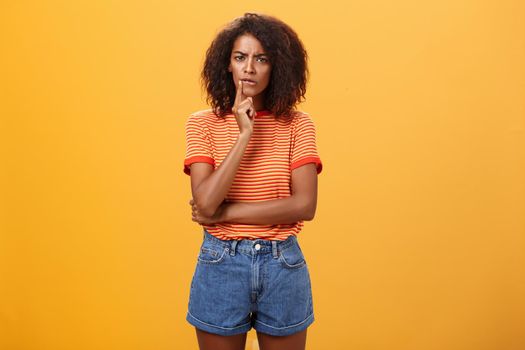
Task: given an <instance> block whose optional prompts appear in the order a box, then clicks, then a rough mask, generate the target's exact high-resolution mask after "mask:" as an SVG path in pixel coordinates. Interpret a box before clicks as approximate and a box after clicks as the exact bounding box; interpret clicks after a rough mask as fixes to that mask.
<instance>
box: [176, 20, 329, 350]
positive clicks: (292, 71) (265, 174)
mask: <svg viewBox="0 0 525 350" xmlns="http://www.w3.org/2000/svg"><path fill="white" fill-rule="evenodd" d="M307 75H308V68H307V53H306V51H305V50H304V47H303V45H302V43H301V41H300V40H299V38H298V37H297V34H296V33H295V32H294V31H293V30H292V29H291V28H290V27H289V26H288V25H286V24H285V23H283V22H282V21H280V20H279V19H277V18H275V17H272V16H267V15H262V14H253V13H246V14H245V15H244V16H242V17H239V18H236V19H235V20H233V21H232V22H231V23H229V24H228V25H227V26H226V27H225V28H224V29H223V30H222V31H221V32H220V33H219V34H218V35H217V36H216V38H215V39H214V40H213V42H212V44H211V46H210V48H209V49H208V51H207V53H206V59H205V63H204V68H203V71H202V77H201V78H202V82H203V86H204V87H205V88H206V90H207V95H208V98H207V102H208V103H209V104H211V106H212V108H211V109H208V110H204V111H199V112H196V113H193V114H191V115H190V117H189V118H188V120H187V122H186V157H185V160H184V172H185V173H186V174H188V175H190V176H191V190H192V196H193V198H192V200H190V205H191V206H192V220H193V221H195V222H198V223H199V224H201V225H202V226H203V242H202V245H201V248H200V252H199V255H198V258H197V266H196V269H195V273H194V275H193V279H192V282H191V288H190V297H189V303H188V313H187V317H186V319H187V321H188V322H189V323H190V324H192V325H194V326H195V328H196V332H197V339H198V343H199V346H200V349H214V350H217V349H232V350H233V349H244V346H245V341H246V333H247V332H248V331H249V330H250V329H251V328H252V327H253V328H255V330H256V331H257V338H258V341H259V346H260V348H261V349H262V350H271V349H289V350H294V349H304V348H305V344H306V329H307V327H308V326H309V325H310V324H311V323H312V322H313V321H314V315H313V303H312V292H311V285H310V276H309V273H308V268H307V265H306V261H305V258H304V256H303V254H302V252H301V248H300V246H299V244H298V241H297V238H296V236H297V234H298V233H299V231H301V229H302V227H303V221H304V220H312V219H313V217H314V214H315V209H316V203H317V174H319V173H320V172H321V170H322V163H321V160H320V158H319V155H318V153H317V147H316V141H315V126H314V123H313V121H312V119H311V118H310V116H309V115H308V114H306V113H303V112H300V111H298V110H295V109H294V106H295V105H296V104H297V103H298V102H300V101H301V100H302V98H304V94H305V92H306V81H307Z"/></svg>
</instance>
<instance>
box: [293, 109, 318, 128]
mask: <svg viewBox="0 0 525 350" xmlns="http://www.w3.org/2000/svg"><path fill="white" fill-rule="evenodd" d="M292 124H293V125H295V126H299V125H308V124H312V125H313V124H314V120H313V118H312V116H311V115H310V114H309V113H307V112H304V111H300V110H294V111H293V119H292Z"/></svg>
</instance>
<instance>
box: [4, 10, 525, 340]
mask: <svg viewBox="0 0 525 350" xmlns="http://www.w3.org/2000/svg"><path fill="white" fill-rule="evenodd" d="M244 3H248V2H244ZM249 3H253V2H249ZM253 4H255V3H253ZM245 11H260V12H265V13H268V14H273V15H276V16H278V17H280V18H281V19H283V20H285V21H286V22H288V23H289V24H290V25H291V26H292V27H293V28H295V29H296V30H297V32H298V33H299V34H300V37H301V38H302V39H303V41H304V43H305V45H306V47H307V49H308V51H309V54H310V59H311V60H310V67H311V71H312V76H311V80H310V83H309V90H308V93H307V99H308V100H307V102H306V103H304V104H302V105H301V106H300V108H301V109H302V110H304V111H307V112H309V113H310V114H311V115H312V117H313V118H314V120H315V123H316V126H317V132H318V147H319V152H320V155H321V158H322V160H323V163H324V170H323V172H322V173H321V175H320V178H319V200H318V209H317V214H316V217H315V220H314V221H312V222H307V223H306V225H305V228H304V231H303V232H301V235H300V243H301V245H302V247H303V251H304V252H305V255H306V257H307V261H308V264H309V269H310V273H311V277H312V283H313V292H314V309H315V315H316V321H315V322H314V324H313V325H312V326H311V327H310V328H309V331H308V342H307V343H308V345H309V349H357V350H368V349H370V350H383V349H384V350H398V349H399V350H422V349H424V350H434V349H435V350H444V349H447V350H519V349H525V335H524V334H525V332H523V325H524V324H525V300H524V299H525V298H524V295H525V249H524V248H525V64H524V62H525V24H524V23H525V3H524V2H523V1H521V0H501V1H498V2H496V1H492V4H489V2H485V1H474V0H471V1H458V0H442V1H432V2H428V1H408V0H401V1H385V0H383V1H369V0H362V1H340V2H331V1H293V2H292V1H290V2H283V1H274V0H267V1H264V2H262V1H261V2H257V5H250V6H248V5H243V2H239V1H209V2H206V3H203V2H190V1H173V2H172V1H142V2H140V1H114V2H109V1H93V0H91V1H47V2H45V1H7V0H4V1H2V2H1V3H0V99H1V100H0V116H1V123H0V129H1V135H0V136H1V140H2V141H1V142H2V147H1V151H0V152H1V153H0V154H1V155H2V157H3V159H2V163H1V164H2V167H1V168H0V170H1V171H0V176H1V179H2V186H1V187H0V188H1V189H2V192H1V197H0V198H1V202H0V209H2V211H1V216H0V218H1V220H2V221H0V223H1V226H0V229H1V234H0V349H2V350H3V349H6V350H47V349H49V350H62V349H64V350H66V349H67V350H69V349H75V350H84V349H90V350H91V349H92V350H105V349H108V350H109V349H124V350H129V349H136V350H142V349H144V350H151V349H155V350H158V349H197V344H196V339H195V333H194V330H193V328H192V327H191V326H189V324H187V323H186V321H185V314H186V307H187V301H188V299H187V298H188V292H189V284H190V279H191V276H192V273H193V269H194V263H195V261H196V254H197V251H198V247H199V245H200V240H201V238H202V234H201V230H200V227H199V226H198V225H197V224H195V223H194V222H192V221H191V210H190V207H189V205H188V204H187V202H188V200H189V199H190V187H189V177H188V176H187V175H185V174H184V173H183V172H182V161H183V157H184V136H183V132H184V123H185V120H186V117H187V115H188V114H189V113H190V112H193V111H196V110H198V109H202V108H206V105H205V103H204V96H203V94H202V93H201V91H200V87H199V84H198V74H199V69H200V67H201V64H202V61H203V56H204V52H205V50H206V48H207V47H208V45H209V43H210V40H211V39H212V38H213V36H214V35H215V33H216V32H217V31H218V30H219V29H220V27H221V26H222V25H223V24H225V23H226V22H228V21H229V20H231V19H232V18H234V17H236V16H239V15H242V13H244V12H245ZM248 338H249V343H248V346H247V349H251V348H253V349H255V348H256V346H253V347H252V345H253V342H252V340H253V339H255V333H254V332H253V331H252V332H250V333H249V336H248Z"/></svg>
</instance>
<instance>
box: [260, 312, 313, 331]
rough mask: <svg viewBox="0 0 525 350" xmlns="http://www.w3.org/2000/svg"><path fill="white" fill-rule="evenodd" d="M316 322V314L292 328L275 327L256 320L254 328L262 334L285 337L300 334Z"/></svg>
mask: <svg viewBox="0 0 525 350" xmlns="http://www.w3.org/2000/svg"><path fill="white" fill-rule="evenodd" d="M314 320H315V317H314V314H313V313H312V314H310V316H308V317H307V318H306V319H305V320H304V321H302V322H299V323H296V324H294V325H291V326H287V327H273V326H270V325H269V324H266V323H264V322H261V321H258V320H255V324H254V325H253V328H254V329H255V330H256V331H258V332H261V333H266V334H270V335H276V336H284V335H291V334H294V333H297V332H300V331H302V330H305V329H306V328H308V326H310V325H311V324H312V323H313V322H314Z"/></svg>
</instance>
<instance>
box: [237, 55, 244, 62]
mask: <svg viewBox="0 0 525 350" xmlns="http://www.w3.org/2000/svg"><path fill="white" fill-rule="evenodd" d="M240 58H244V56H235V59H236V60H237V61H238V60H239V59H240Z"/></svg>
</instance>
